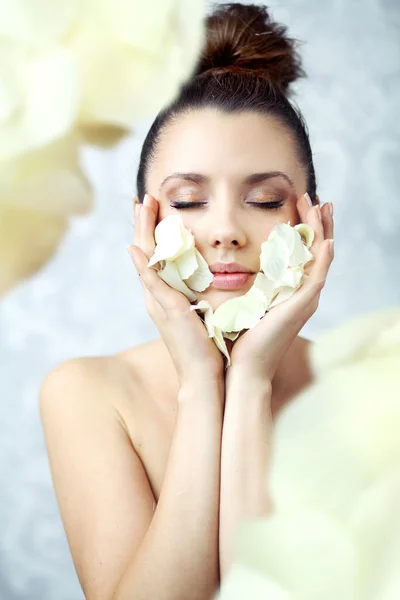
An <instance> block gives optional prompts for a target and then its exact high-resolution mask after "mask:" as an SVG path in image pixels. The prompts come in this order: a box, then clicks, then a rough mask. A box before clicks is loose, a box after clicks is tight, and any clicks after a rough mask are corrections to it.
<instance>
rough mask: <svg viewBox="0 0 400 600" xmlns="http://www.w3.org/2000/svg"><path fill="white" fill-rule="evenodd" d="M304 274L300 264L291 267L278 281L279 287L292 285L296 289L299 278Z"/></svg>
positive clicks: (299, 282) (298, 285)
mask: <svg viewBox="0 0 400 600" xmlns="http://www.w3.org/2000/svg"><path fill="white" fill-rule="evenodd" d="M303 274H304V269H303V267H302V266H299V267H292V268H290V269H288V270H287V271H286V273H285V274H284V276H283V277H282V279H281V280H280V282H279V286H280V287H292V288H294V289H295V290H297V289H298V288H299V287H300V285H301V280H302V277H303Z"/></svg>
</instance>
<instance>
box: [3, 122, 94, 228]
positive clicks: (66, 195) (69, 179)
mask: <svg viewBox="0 0 400 600" xmlns="http://www.w3.org/2000/svg"><path fill="white" fill-rule="evenodd" d="M2 202H7V203H8V204H13V205H15V207H16V208H18V207H19V208H21V209H27V210H33V211H41V212H47V213H49V214H55V215H60V216H62V217H67V216H72V215H78V214H87V213H88V212H89V210H91V208H92V189H91V186H90V183H89V181H88V179H87V178H86V176H85V174H84V173H83V171H82V169H81V166H80V161H79V146H78V142H77V139H76V137H75V136H74V135H72V134H71V135H69V136H66V137H64V138H60V139H58V140H56V141H55V142H53V143H51V144H48V145H47V146H43V147H42V148H40V149H38V150H36V151H35V152H30V153H26V154H22V155H20V156H18V157H16V158H14V159H13V160H6V161H0V206H1V204H2Z"/></svg>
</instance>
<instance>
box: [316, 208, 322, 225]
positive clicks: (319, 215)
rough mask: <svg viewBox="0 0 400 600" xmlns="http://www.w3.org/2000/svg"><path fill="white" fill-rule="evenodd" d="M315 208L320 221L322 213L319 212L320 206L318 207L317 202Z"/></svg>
mask: <svg viewBox="0 0 400 600" xmlns="http://www.w3.org/2000/svg"><path fill="white" fill-rule="evenodd" d="M316 209H317V215H318V218H319V220H320V221H321V222H322V214H321V208H320V206H319V204H317V205H316Z"/></svg>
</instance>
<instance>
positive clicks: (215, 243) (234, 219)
mask: <svg viewBox="0 0 400 600" xmlns="http://www.w3.org/2000/svg"><path fill="white" fill-rule="evenodd" d="M210 221H211V224H210V228H209V240H208V241H209V244H210V245H211V246H212V247H213V248H239V247H241V246H244V245H245V244H246V239H247V238H246V233H245V231H244V229H243V226H242V224H241V223H240V216H239V214H238V210H237V208H236V210H235V207H232V206H227V205H226V204H222V205H221V206H218V207H215V209H214V211H213V214H212V216H211V219H210Z"/></svg>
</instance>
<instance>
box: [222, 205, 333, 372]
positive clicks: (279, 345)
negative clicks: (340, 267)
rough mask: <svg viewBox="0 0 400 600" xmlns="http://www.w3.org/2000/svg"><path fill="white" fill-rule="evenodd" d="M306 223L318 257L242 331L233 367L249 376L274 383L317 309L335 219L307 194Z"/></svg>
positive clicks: (302, 207)
mask: <svg viewBox="0 0 400 600" xmlns="http://www.w3.org/2000/svg"><path fill="white" fill-rule="evenodd" d="M297 209H298V212H299V215H300V219H301V221H302V222H303V223H307V224H308V225H310V226H311V227H312V228H313V230H314V232H315V237H314V242H313V244H312V246H311V248H310V252H311V253H312V254H313V256H314V260H313V261H311V262H310V263H308V265H306V267H305V273H306V275H307V276H308V279H307V280H306V282H305V283H304V284H303V285H302V286H301V287H300V288H299V289H298V290H296V292H295V293H294V294H293V295H292V296H291V297H290V298H289V299H288V300H285V301H284V302H281V303H280V304H277V305H276V306H274V307H273V308H272V309H271V310H270V311H269V312H267V313H266V314H265V316H264V317H263V318H262V319H261V320H260V322H259V323H258V324H257V325H256V327H254V328H252V329H248V330H247V331H245V332H244V333H243V334H241V335H240V336H239V337H238V338H237V340H236V341H235V343H234V344H233V346H232V351H231V369H235V371H236V370H237V369H239V370H240V371H241V372H244V375H245V377H248V376H250V377H255V378H256V379H258V380H260V381H263V382H265V383H266V382H270V383H271V382H272V379H273V377H274V375H275V373H276V370H277V368H278V366H279V363H280V361H281V359H282V358H283V356H284V355H285V353H286V351H287V350H288V349H289V347H290V345H291V344H292V342H293V341H294V340H295V338H296V336H297V335H298V333H299V331H300V330H301V329H302V327H303V326H304V325H305V323H307V321H308V320H309V319H310V317H311V316H312V315H313V314H314V312H315V311H316V310H317V307H318V303H319V298H320V295H321V291H322V289H323V287H324V285H325V280H326V277H327V274H328V271H329V267H330V266H331V263H332V260H333V251H332V253H331V252H330V250H329V247H330V242H329V240H331V239H333V219H332V217H331V216H330V214H329V210H328V206H323V208H322V210H321V220H320V219H319V216H318V211H319V210H320V209H319V206H313V207H309V205H308V204H307V201H306V199H305V198H304V196H301V197H300V198H299V199H298V201H297Z"/></svg>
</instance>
